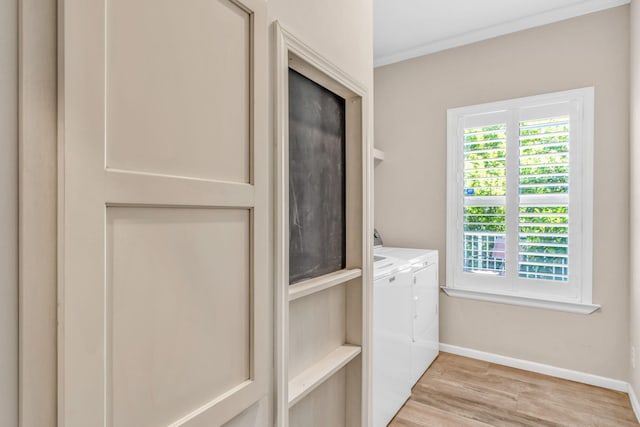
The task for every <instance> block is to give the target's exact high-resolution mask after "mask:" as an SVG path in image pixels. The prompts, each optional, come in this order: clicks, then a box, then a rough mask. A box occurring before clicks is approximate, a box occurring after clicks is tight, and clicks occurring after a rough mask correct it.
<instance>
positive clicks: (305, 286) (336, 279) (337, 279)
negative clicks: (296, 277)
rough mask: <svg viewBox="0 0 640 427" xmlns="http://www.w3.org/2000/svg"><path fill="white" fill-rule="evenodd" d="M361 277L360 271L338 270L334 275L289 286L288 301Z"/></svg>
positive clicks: (326, 275) (354, 269)
mask: <svg viewBox="0 0 640 427" xmlns="http://www.w3.org/2000/svg"><path fill="white" fill-rule="evenodd" d="M360 276H362V270H360V269H359V268H352V269H349V270H340V271H336V272H335V273H329V274H325V275H324V276H320V277H314V278H313V279H309V280H305V281H304V282H299V283H296V284H295V285H289V301H293V300H295V299H298V298H302V297H305V296H307V295H311V294H314V293H316V292H320V291H324V290H325V289H328V288H331V287H333V286H337V285H339V284H341V283H345V282H348V281H349V280H351V279H355V278H356V277H360Z"/></svg>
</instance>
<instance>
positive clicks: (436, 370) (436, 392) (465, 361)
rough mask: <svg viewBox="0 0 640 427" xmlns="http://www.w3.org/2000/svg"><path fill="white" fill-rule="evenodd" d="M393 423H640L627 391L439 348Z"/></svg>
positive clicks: (403, 426) (399, 426) (618, 426)
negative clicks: (582, 382)
mask: <svg viewBox="0 0 640 427" xmlns="http://www.w3.org/2000/svg"><path fill="white" fill-rule="evenodd" d="M389 425H390V426H391V427H408V426H410V427H416V426H429V427H438V426H478V427H480V426H484V427H486V426H579V427H583V426H602V427H609V426H611V427H623V426H637V425H639V424H638V423H637V421H636V418H635V415H634V413H633V409H632V408H631V403H630V401H629V397H628V396H627V394H626V393H622V392H617V391H613V390H607V389H604V388H600V387H594V386H590V385H586V384H581V383H576V382H573V381H567V380H562V379H558V378H554V377H549V376H546V375H540V374H536V373H532V372H529V371H523V370H520V369H514V368H509V367H506V366H502V365H496V364H493V363H489V362H483V361H479V360H474V359H469V358H466V357H461V356H456V355H453V354H449V353H440V355H439V356H438V358H437V359H436V360H435V362H433V364H432V365H431V367H430V368H429V369H428V370H427V372H426V373H425V374H424V375H423V376H422V378H421V379H420V381H418V383H417V384H416V385H415V387H414V388H413V391H412V394H411V398H410V399H409V400H408V401H407V402H406V403H405V405H404V406H403V407H402V409H401V410H400V412H398V414H397V415H396V417H395V418H394V419H393V420H392V421H391V424H389Z"/></svg>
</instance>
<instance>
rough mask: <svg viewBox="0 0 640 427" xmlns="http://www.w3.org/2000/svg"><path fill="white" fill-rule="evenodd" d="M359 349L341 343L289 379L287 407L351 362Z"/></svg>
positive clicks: (358, 352)
mask: <svg viewBox="0 0 640 427" xmlns="http://www.w3.org/2000/svg"><path fill="white" fill-rule="evenodd" d="M361 351H362V349H361V348H360V347H359V346H357V345H349V344H345V345H342V346H340V347H338V348H337V349H335V350H333V351H332V352H331V353H329V354H328V355H327V356H325V357H324V358H323V359H322V360H320V361H319V362H318V363H316V364H315V365H313V366H311V367H309V368H308V369H306V370H304V371H302V372H301V373H300V374H299V375H297V376H296V377H295V378H293V379H292V380H291V381H289V408H291V407H292V406H293V405H295V404H296V403H298V402H299V401H300V400H302V399H303V398H304V397H305V396H306V395H308V394H309V393H311V392H312V391H313V390H315V389H316V387H318V386H319V385H320V384H322V383H323V382H325V381H326V380H327V379H329V377H331V376H332V375H333V374H335V373H336V372H338V371H339V370H340V369H342V368H343V367H344V366H345V365H346V364H347V363H349V362H351V361H352V360H353V358H354V357H356V356H357V355H358V354H360V352H361Z"/></svg>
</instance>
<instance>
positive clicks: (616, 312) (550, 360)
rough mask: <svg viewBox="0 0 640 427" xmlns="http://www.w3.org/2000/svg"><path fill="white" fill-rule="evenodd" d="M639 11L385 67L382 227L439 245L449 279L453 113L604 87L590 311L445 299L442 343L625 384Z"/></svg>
mask: <svg viewBox="0 0 640 427" xmlns="http://www.w3.org/2000/svg"><path fill="white" fill-rule="evenodd" d="M628 49H629V7H628V6H623V7H618V8H614V9H610V10H607V11H604V12H600V13H595V14H591V15H586V16H583V17H579V18H575V19H571V20H568V21H564V22H560V23H555V24H551V25H547V26H544V27H539V28H535V29H531V30H527V31H522V32H518V33H514V34H510V35H506V36H502V37H498V38H494V39H491V40H487V41H483V42H480V43H476V44H473V45H468V46H464V47H460V48H456V49H451V50H448V51H444V52H440V53H436V54H432V55H427V56H424V57H421V58H417V59H413V60H409V61H404V62H401V63H398V64H393V65H389V66H385V67H381V68H377V69H376V70H375V98H376V104H375V145H376V147H377V148H380V149H382V150H384V151H385V154H386V159H385V160H384V161H383V162H382V163H380V164H379V165H378V166H376V170H375V225H376V227H377V228H378V230H379V231H380V232H381V233H382V236H383V238H384V239H385V244H386V245H390V246H391V245H397V246H409V247H426V248H435V249H439V250H440V254H441V258H440V259H441V263H440V271H441V276H440V277H441V279H440V280H441V284H444V283H445V271H444V267H445V225H446V218H445V214H446V206H445V204H446V203H445V200H446V197H445V196H446V194H445V178H446V134H445V130H446V111H447V109H448V108H451V107H461V106H465V105H473V104H478V103H484V102H490V101H498V100H503V99H510V98H516V97H522V96H528V95H535V94H541V93H547V92H553V91H560V90H566V89H572V88H580V87H585V86H595V90H596V106H595V110H596V123H595V158H596V162H595V186H594V187H595V194H594V206H595V211H594V257H593V259H594V266H593V287H594V291H593V300H594V302H595V303H598V304H602V309H601V310H600V311H598V312H596V313H594V314H592V315H588V316H587V315H578V314H569V313H563V312H555V311H550V310H542V309H534V308H524V307H516V306H510V305H501V304H494V303H486V302H479V301H471V300H464V299H459V298H452V297H447V296H445V295H444V294H441V296H440V302H441V316H440V322H441V323H440V325H441V326H440V339H441V342H443V343H447V344H453V345H457V346H462V347H469V348H472V349H477V350H482V351H487V352H492V353H497V354H501V355H506V356H511V357H515V358H520V359H526V360H532V361H536V362H539V363H545V364H550V365H554V366H558V367H563V368H568V369H574V370H578V371H584V372H588V373H592V374H597V375H603V376H606V377H611V378H616V379H622V380H626V378H627V361H628V357H627V354H628V353H627V349H628V330H629V328H628V318H629V308H628V283H629V273H628V271H629V257H628V251H627V248H628V245H629V227H628V224H629V196H628V191H629V162H628V155H629V119H628V103H629V95H628V92H629V83H628V82H629V54H628V52H629V51H628Z"/></svg>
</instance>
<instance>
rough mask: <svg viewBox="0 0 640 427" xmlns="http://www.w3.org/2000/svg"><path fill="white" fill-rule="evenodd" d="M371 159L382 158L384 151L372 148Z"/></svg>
mask: <svg viewBox="0 0 640 427" xmlns="http://www.w3.org/2000/svg"><path fill="white" fill-rule="evenodd" d="M373 159H374V160H380V161H382V160H384V151H382V150H378V149H377V148H374V149H373Z"/></svg>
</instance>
